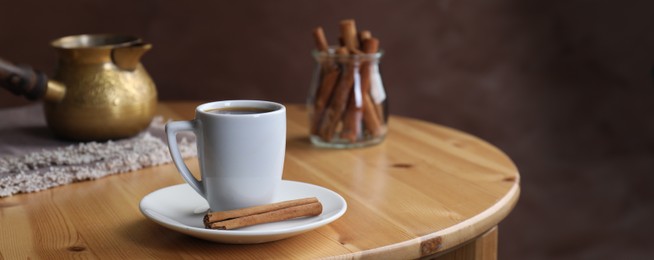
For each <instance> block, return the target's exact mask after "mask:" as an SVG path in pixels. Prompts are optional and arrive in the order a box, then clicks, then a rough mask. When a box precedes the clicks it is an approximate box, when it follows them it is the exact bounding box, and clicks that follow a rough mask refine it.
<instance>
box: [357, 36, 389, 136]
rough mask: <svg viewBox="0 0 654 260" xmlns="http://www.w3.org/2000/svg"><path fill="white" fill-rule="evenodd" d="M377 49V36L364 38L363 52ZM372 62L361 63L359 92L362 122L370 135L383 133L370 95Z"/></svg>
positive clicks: (381, 121)
mask: <svg viewBox="0 0 654 260" xmlns="http://www.w3.org/2000/svg"><path fill="white" fill-rule="evenodd" d="M362 38H363V37H362ZM378 51H379V40H378V39H377V38H373V37H370V38H366V39H364V40H363V52H364V53H366V54H375V53H377V52H378ZM372 76H373V75H372V63H371V62H370V61H366V62H362V64H361V94H362V101H363V123H364V125H365V126H366V129H367V130H368V131H369V132H370V134H371V135H372V136H380V135H381V134H383V131H382V130H383V129H382V123H383V120H384V119H383V118H381V117H380V116H379V115H378V114H379V113H378V112H377V110H378V108H377V106H376V105H375V103H374V100H373V99H372V96H371V95H370V91H371V89H372V81H371V77H372Z"/></svg>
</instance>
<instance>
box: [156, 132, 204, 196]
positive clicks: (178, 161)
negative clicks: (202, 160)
mask: <svg viewBox="0 0 654 260" xmlns="http://www.w3.org/2000/svg"><path fill="white" fill-rule="evenodd" d="M195 129H196V121H195V120H193V121H174V122H169V123H167V124H166V141H167V142H168V149H169V150H170V156H172V158H173V162H174V163H175V167H177V170H179V173H181V174H182V178H184V180H185V181H186V182H187V183H188V184H189V185H191V187H192V188H193V189H194V190H195V191H197V192H198V193H199V194H200V195H202V197H205V198H206V195H205V191H204V185H202V181H200V180H198V179H196V178H195V176H193V174H191V171H190V170H189V169H188V166H186V163H184V159H183V158H182V154H181V153H180V152H179V148H178V147H177V132H180V131H193V132H194V133H196V135H197V132H196V131H195Z"/></svg>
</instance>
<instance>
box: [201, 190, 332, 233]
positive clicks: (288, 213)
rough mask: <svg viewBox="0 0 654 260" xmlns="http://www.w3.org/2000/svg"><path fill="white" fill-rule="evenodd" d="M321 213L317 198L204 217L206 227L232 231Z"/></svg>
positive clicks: (217, 212) (220, 212) (222, 212)
mask: <svg viewBox="0 0 654 260" xmlns="http://www.w3.org/2000/svg"><path fill="white" fill-rule="evenodd" d="M320 213H322V204H321V203H320V201H318V199H317V198H315V197H313V198H305V199H297V200H289V201H282V202H277V203H272V204H267V205H261V206H254V207H249V208H242V209H235V210H228V211H216V212H209V213H207V214H206V215H205V216H204V226H205V227H206V228H210V229H221V230H230V229H236V228H241V227H246V226H252V225H257V224H263V223H270V222H277V221H283V220H288V219H293V218H299V217H310V216H318V215H320Z"/></svg>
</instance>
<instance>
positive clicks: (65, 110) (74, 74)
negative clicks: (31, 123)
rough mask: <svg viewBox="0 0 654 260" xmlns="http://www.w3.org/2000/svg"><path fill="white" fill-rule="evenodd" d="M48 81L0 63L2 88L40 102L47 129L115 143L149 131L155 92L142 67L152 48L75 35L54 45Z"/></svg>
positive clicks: (70, 136) (136, 42) (121, 39)
mask: <svg viewBox="0 0 654 260" xmlns="http://www.w3.org/2000/svg"><path fill="white" fill-rule="evenodd" d="M51 45H52V46H53V47H54V48H55V49H56V51H57V54H58V63H57V66H56V68H55V73H54V75H53V77H52V79H47V77H46V76H45V75H44V74H43V73H40V72H38V71H34V70H32V69H31V68H29V67H16V66H13V65H12V64H9V63H7V62H4V61H2V60H0V84H1V85H3V87H5V88H7V89H9V90H10V91H12V92H14V93H16V94H22V95H25V96H27V97H28V98H31V99H38V98H42V99H43V100H44V110H45V115H46V120H47V123H48V126H49V128H50V129H51V130H52V131H53V132H54V133H55V134H56V135H58V136H60V137H63V138H67V139H73V140H80V141H89V140H98V141H100V140H108V139H119V138H124V137H129V136H132V135H135V134H137V133H139V132H140V131H142V130H143V129H145V128H146V127H148V125H149V124H150V121H151V120H152V117H153V115H154V111H155V109H156V105H157V91H156V87H155V85H154V83H153V81H152V79H151V78H150V76H149V75H148V73H147V71H146V70H145V69H144V68H143V66H142V65H141V63H140V58H141V56H142V55H143V54H144V53H145V52H147V51H148V50H149V49H150V48H151V47H152V45H151V44H148V43H143V41H142V40H141V39H139V38H136V37H130V36H121V35H108V34H97V35H88V34H87V35H75V36H67V37H63V38H59V39H57V40H54V41H53V42H52V43H51Z"/></svg>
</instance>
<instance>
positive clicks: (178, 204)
mask: <svg viewBox="0 0 654 260" xmlns="http://www.w3.org/2000/svg"><path fill="white" fill-rule="evenodd" d="M306 197H316V198H318V200H320V202H321V203H322V205H323V211H322V214H320V215H319V216H316V217H308V218H298V219H292V220H286V221H281V222H275V223H266V224H260V225H255V226H250V227H244V228H240V229H238V230H213V229H206V228H204V224H203V222H202V218H203V217H204V214H205V213H206V210H207V209H208V208H209V206H208V204H207V201H206V200H205V199H204V198H202V197H201V196H200V195H199V194H197V193H196V192H195V190H193V189H192V188H191V186H189V185H188V184H179V185H174V186H170V187H166V188H162V189H159V190H157V191H154V192H152V193H150V194H148V195H146V196H145V197H143V199H142V200H141V204H140V208H141V212H142V213H143V215H144V216H146V217H147V218H149V219H151V220H153V221H154V222H157V223H159V224H160V225H162V226H164V227H167V228H169V229H172V230H175V231H178V232H181V233H184V234H187V235H191V236H194V237H197V238H201V239H206V240H210V241H215V242H221V243H229V244H254V243H263V242H269V241H275V240H279V239H284V238H288V237H291V236H294V235H297V234H300V233H303V232H306V231H309V230H313V229H315V228H318V227H321V226H323V225H327V224H329V223H331V222H332V221H334V220H336V219H338V218H339V217H341V216H342V215H343V214H344V213H345V211H346V210H347V203H346V202H345V199H343V197H341V195H339V194H338V193H336V192H333V191H331V190H329V189H326V188H323V187H320V186H316V185H313V184H308V183H303V182H296V181H285V180H284V181H282V183H281V186H280V187H279V192H278V194H277V196H276V197H275V198H274V199H273V201H274V202H278V201H284V200H292V199H300V198H306Z"/></svg>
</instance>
